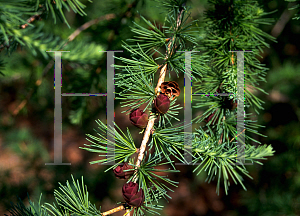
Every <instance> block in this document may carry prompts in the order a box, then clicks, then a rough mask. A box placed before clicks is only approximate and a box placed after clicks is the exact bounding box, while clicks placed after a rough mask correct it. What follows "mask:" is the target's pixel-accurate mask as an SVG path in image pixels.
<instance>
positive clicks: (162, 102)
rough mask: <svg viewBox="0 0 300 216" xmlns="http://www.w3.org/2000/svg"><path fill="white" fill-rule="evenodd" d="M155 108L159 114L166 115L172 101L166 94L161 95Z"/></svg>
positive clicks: (156, 100) (155, 103)
mask: <svg viewBox="0 0 300 216" xmlns="http://www.w3.org/2000/svg"><path fill="white" fill-rule="evenodd" d="M154 105H155V108H156V110H157V111H158V112H160V113H162V114H165V113H166V112H168V110H169V108H170V99H169V98H168V96H166V95H164V94H160V95H158V96H157V97H156V98H155V101H154Z"/></svg>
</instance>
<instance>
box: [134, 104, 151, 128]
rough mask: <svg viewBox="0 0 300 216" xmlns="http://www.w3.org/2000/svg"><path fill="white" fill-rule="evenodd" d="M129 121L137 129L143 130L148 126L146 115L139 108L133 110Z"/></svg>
mask: <svg viewBox="0 0 300 216" xmlns="http://www.w3.org/2000/svg"><path fill="white" fill-rule="evenodd" d="M129 118H130V121H131V123H132V124H133V125H135V126H136V127H138V128H141V129H143V128H145V127H146V126H147V124H148V115H147V114H146V113H144V112H143V111H142V110H141V109H140V108H137V109H135V110H133V111H132V112H131V113H130V116H129Z"/></svg>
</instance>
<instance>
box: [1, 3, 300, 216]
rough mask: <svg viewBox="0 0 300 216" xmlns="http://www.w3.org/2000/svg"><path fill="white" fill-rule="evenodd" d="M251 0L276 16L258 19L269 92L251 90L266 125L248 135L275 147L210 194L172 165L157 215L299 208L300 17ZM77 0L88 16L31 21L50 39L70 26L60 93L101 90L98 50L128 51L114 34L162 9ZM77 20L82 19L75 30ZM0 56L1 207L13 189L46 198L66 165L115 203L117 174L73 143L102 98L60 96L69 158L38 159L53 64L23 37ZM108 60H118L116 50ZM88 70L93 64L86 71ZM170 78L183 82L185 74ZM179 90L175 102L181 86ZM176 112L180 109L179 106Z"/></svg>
mask: <svg viewBox="0 0 300 216" xmlns="http://www.w3.org/2000/svg"><path fill="white" fill-rule="evenodd" d="M258 2H259V3H260V5H261V6H262V8H263V10H264V11H265V12H271V11H274V13H272V14H270V15H268V17H273V18H274V19H275V22H274V23H273V24H272V25H262V26H260V28H261V29H262V30H263V31H265V32H267V33H269V34H271V35H272V36H274V37H275V38H276V40H277V43H275V42H271V41H267V43H269V44H270V48H266V49H264V53H262V54H261V55H262V56H263V58H261V59H259V60H260V62H261V63H263V64H265V65H266V66H267V67H268V68H270V70H269V71H268V75H267V76H266V80H267V83H261V85H260V87H261V88H262V89H264V90H265V91H266V92H268V93H269V95H264V94H259V93H258V92H257V95H258V97H259V98H261V99H262V100H263V101H265V104H264V105H263V106H264V108H265V110H262V111H260V114H259V115H257V120H258V123H259V124H261V125H264V126H265V128H261V129H260V131H259V132H260V133H261V134H265V135H267V136H268V137H257V138H256V139H258V140H259V141H260V142H261V143H267V144H272V146H273V148H274V150H275V151H276V152H275V155H274V156H273V157H269V158H268V160H267V161H264V162H263V163H264V165H263V166H260V165H252V166H248V169H249V172H250V175H251V176H252V177H253V178H254V180H251V179H247V178H245V182H244V184H245V186H246V188H247V191H244V190H243V189H242V187H241V186H240V185H235V184H231V186H230V188H229V194H228V195H227V196H226V195H225V193H224V191H223V190H222V189H221V192H220V195H219V196H218V195H217V194H216V192H215V190H216V182H212V183H210V184H207V183H205V182H204V180H205V177H206V176H205V174H204V175H199V176H195V175H194V174H193V173H192V170H193V166H177V169H179V170H180V173H175V174H172V175H170V179H172V180H175V181H179V187H178V188H175V189H174V190H175V192H174V193H172V194H170V195H171V196H172V200H170V202H169V203H168V204H166V203H164V204H165V205H166V207H165V208H164V211H163V212H161V215H163V216H164V215H172V216H176V215H178V216H193V215H230V216H235V215H266V216H267V215H300V195H299V194H300V161H299V160H300V153H299V152H300V151H299V149H300V133H299V131H300V124H299V119H300V61H299V60H300V40H299V37H300V20H296V19H292V18H293V17H294V14H295V12H297V11H296V10H292V11H291V10H288V8H289V7H291V5H292V4H291V3H290V4H289V3H288V2H286V1H283V0H260V1H258ZM82 3H83V4H85V5H86V8H85V9H84V11H85V13H86V14H87V16H80V15H79V14H75V13H74V12H73V11H70V12H67V11H66V10H64V14H65V15H66V19H67V21H68V23H69V25H70V26H71V28H68V26H67V25H66V23H64V22H62V21H61V20H60V19H59V18H58V17H57V20H56V22H57V23H56V24H54V23H53V18H52V15H51V14H49V15H48V17H41V20H35V21H34V23H35V24H36V25H38V26H40V27H41V28H42V29H43V32H48V33H49V35H51V34H52V35H54V36H57V37H53V38H52V39H51V40H50V42H51V43H53V44H55V43H57V41H59V40H60V39H59V38H58V37H60V38H63V39H66V38H68V37H69V36H70V35H72V36H75V37H74V41H72V42H70V44H71V43H73V44H74V45H73V46H74V49H73V50H72V49H71V48H70V51H71V52H74V53H75V52H76V55H72V57H70V58H69V59H68V60H63V61H62V64H63V69H62V79H63V81H62V92H63V93H67V92H71V91H72V90H75V92H90V93H96V92H95V89H101V90H102V91H101V92H98V93H105V92H106V54H105V53H99V52H98V51H99V50H123V53H117V54H116V56H119V57H125V58H129V53H128V52H126V51H125V50H124V48H122V47H121V41H122V40H126V39H129V38H132V36H133V35H134V34H133V33H132V32H131V31H130V28H129V26H133V23H132V21H134V22H136V23H138V24H140V25H143V26H145V24H144V22H143V20H142V19H141V17H140V15H139V13H140V14H141V15H142V16H144V17H145V18H146V19H147V20H151V21H153V20H155V21H156V23H157V24H160V25H162V23H163V22H164V20H163V19H164V17H165V14H161V11H163V10H161V11H160V10H159V8H157V7H156V6H157V3H155V2H153V1H149V0H144V1H124V0H104V1H94V2H93V3H91V2H88V1H82ZM187 5H190V6H191V11H190V12H191V17H192V19H199V20H200V22H199V24H200V25H199V26H200V27H201V25H202V23H201V20H202V18H203V12H204V10H205V8H206V7H207V6H208V5H207V2H206V1H196V0H189V1H187ZM275 10H276V11H275ZM137 11H139V13H137ZM42 23H44V25H43V26H42ZM82 25H84V26H85V27H88V28H86V29H85V30H80V31H77V32H76V29H77V28H79V27H80V26H82ZM76 33H79V34H78V35H76ZM32 39H33V38H32ZM40 47H43V46H40ZM75 47H77V49H75ZM44 51H45V50H44ZM44 54H45V53H44ZM63 55H65V54H63ZM0 60H1V62H2V63H5V64H4V68H0V69H1V72H2V73H3V74H4V76H2V75H0V76H1V77H0V95H1V96H0V197H1V198H0V214H1V215H3V214H5V213H8V211H7V209H8V208H9V207H10V201H12V202H14V203H16V201H17V196H19V197H20V198H21V199H22V200H24V202H25V203H27V202H28V199H27V193H28V194H29V195H30V198H31V199H32V200H33V201H35V202H37V201H38V199H39V196H40V193H42V194H43V197H42V201H44V202H45V201H46V202H49V203H52V202H53V201H54V196H53V190H54V189H57V188H58V186H59V185H58V182H61V183H65V182H66V180H71V174H73V176H74V178H75V179H80V178H81V176H84V181H85V184H86V185H87V186H88V190H89V192H90V201H91V202H92V203H95V204H96V206H100V205H101V206H102V209H103V210H109V209H111V208H114V207H116V206H117V204H116V203H117V202H119V201H122V200H123V198H122V194H121V192H120V190H121V187H122V184H123V182H120V181H118V180H117V179H115V177H114V174H113V172H107V173H104V172H103V171H104V170H105V169H106V166H103V165H101V166H99V165H90V164H89V163H88V162H89V161H92V160H94V159H95V154H92V153H89V152H86V151H83V150H81V149H79V147H80V146H83V144H84V143H87V141H86V140H85V138H86V135H85V134H88V133H92V132H93V128H95V127H96V123H95V120H96V119H100V120H101V121H102V122H105V120H106V98H105V97H63V98H62V104H63V105H62V110H63V119H62V128H63V162H68V163H71V164H72V165H71V166H45V163H46V162H52V161H53V137H54V129H53V128H54V89H53V77H54V67H53V64H51V58H49V59H45V58H44V57H43V54H42V52H40V51H37V55H36V56H34V55H33V54H32V52H31V50H30V49H28V48H27V47H24V48H23V49H21V48H20V47H17V50H16V51H15V52H13V53H12V54H11V56H10V57H8V56H7V55H5V50H4V49H1V53H0ZM116 63H120V62H118V61H117V60H116ZM87 70H88V71H92V72H91V73H86V71H87ZM176 81H177V82H178V83H179V85H180V86H182V88H183V77H181V78H179V79H178V80H176ZM91 83H92V84H91ZM91 86H93V87H91ZM178 100H179V103H181V105H183V94H182V95H181V96H180V97H179V98H178ZM122 110H124V109H123V108H121V107H120V104H119V103H118V102H117V101H116V103H115V114H116V116H115V121H116V123H117V124H118V126H119V127H120V128H121V129H123V130H124V129H126V127H130V130H131V131H133V133H132V134H133V135H134V139H135V140H137V142H140V139H141V136H139V135H138V130H137V129H135V128H134V126H132V125H131V123H130V121H129V118H128V116H126V115H125V114H124V113H123V114H122V113H121V111H122ZM179 116H180V117H181V119H182V117H183V110H181V111H180V114H179ZM115 215H122V213H116V214H115Z"/></svg>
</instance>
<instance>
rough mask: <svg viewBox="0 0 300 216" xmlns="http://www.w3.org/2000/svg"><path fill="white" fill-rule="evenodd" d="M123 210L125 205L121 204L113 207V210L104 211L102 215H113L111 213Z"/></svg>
mask: <svg viewBox="0 0 300 216" xmlns="http://www.w3.org/2000/svg"><path fill="white" fill-rule="evenodd" d="M122 210H125V208H124V206H123V205H121V206H119V207H116V208H113V209H111V210H109V211H106V212H103V213H102V215H103V216H105V215H111V214H113V213H116V212H118V211H122ZM126 212H127V211H126Z"/></svg>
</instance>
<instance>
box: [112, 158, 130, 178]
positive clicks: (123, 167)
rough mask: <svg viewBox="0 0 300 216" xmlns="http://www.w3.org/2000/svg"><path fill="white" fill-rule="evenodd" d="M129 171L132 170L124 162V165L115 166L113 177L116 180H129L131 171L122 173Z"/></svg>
mask: <svg viewBox="0 0 300 216" xmlns="http://www.w3.org/2000/svg"><path fill="white" fill-rule="evenodd" d="M129 169H133V168H132V166H130V165H129V164H128V163H127V162H125V163H124V164H122V165H119V166H117V167H116V168H115V169H114V170H113V171H114V174H115V176H116V177H117V178H118V179H129V178H130V176H131V175H132V174H133V172H134V171H133V170H130V171H126V172H124V170H129Z"/></svg>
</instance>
